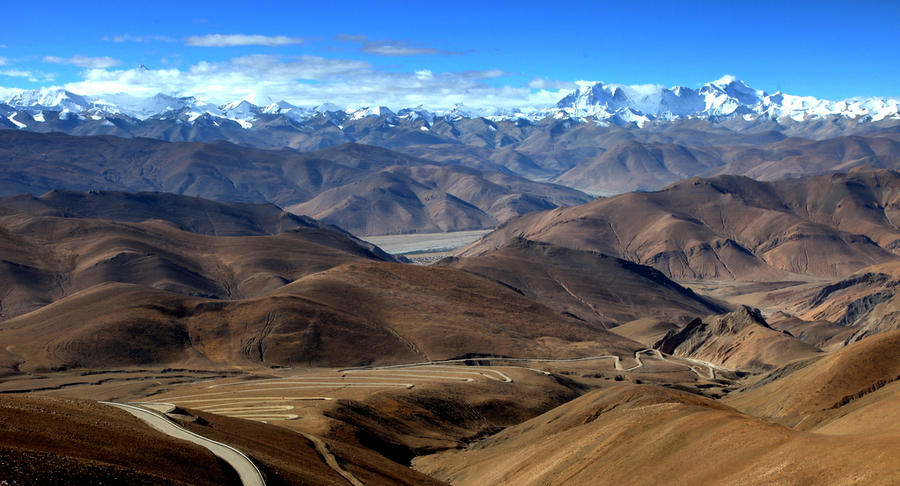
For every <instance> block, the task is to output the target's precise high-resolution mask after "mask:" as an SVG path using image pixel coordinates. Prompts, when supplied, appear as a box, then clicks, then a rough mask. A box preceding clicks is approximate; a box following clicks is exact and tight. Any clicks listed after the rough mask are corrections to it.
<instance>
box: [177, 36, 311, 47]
mask: <svg viewBox="0 0 900 486" xmlns="http://www.w3.org/2000/svg"><path fill="white" fill-rule="evenodd" d="M302 42H303V39H300V38H298V37H286V36H283V35H276V36H268V35H245V34H227V35H226V34H209V35H195V36H191V37H188V38H187V39H185V44H187V45H189V46H200V47H235V46H269V47H275V46H286V45H290V44H300V43H302Z"/></svg>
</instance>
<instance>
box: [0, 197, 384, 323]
mask: <svg viewBox="0 0 900 486" xmlns="http://www.w3.org/2000/svg"><path fill="white" fill-rule="evenodd" d="M3 203H12V204H11V205H12V206H18V207H19V208H20V209H23V210H26V211H33V212H36V213H39V214H44V213H50V214H70V215H71V214H72V213H71V212H70V210H72V209H73V210H74V212H75V213H81V214H86V215H89V216H95V217H96V216H109V217H110V218H120V219H130V220H142V219H144V218H150V219H149V220H147V221H143V222H115V221H110V220H106V219H88V218H76V217H59V216H33V215H31V214H28V213H25V212H19V211H17V210H15V209H12V208H9V207H6V208H3V206H2V204H3ZM80 203H84V204H83V205H82V204H80ZM67 204H74V206H71V207H69V206H67ZM4 213H5V215H3V216H0V255H2V262H0V274H2V275H3V276H4V277H5V278H4V280H5V281H6V282H7V285H8V286H7V287H6V288H5V289H4V292H3V294H2V295H0V316H2V317H3V318H9V317H13V316H17V315H20V314H23V313H26V312H29V311H32V310H35V309H37V308H39V307H41V306H44V305H46V304H49V303H51V302H53V301H55V300H57V299H60V298H63V297H65V296H68V295H71V294H72V293H74V292H78V291H80V290H83V289H87V288H89V287H92V286H94V285H98V284H102V283H106V282H122V283H132V284H137V285H142V286H146V287H152V288H156V289H163V290H167V291H170V292H176V293H180V294H184V295H195V296H206V297H212V298H247V297H253V296H257V295H262V294H264V293H266V292H268V291H271V290H273V289H275V288H277V287H280V286H282V285H284V284H286V283H288V282H291V281H293V280H295V279H297V278H299V277H301V276H303V275H307V274H310V273H314V272H318V271H321V270H324V269H327V268H330V267H333V266H336V265H340V264H343V263H346V262H350V261H356V260H366V259H376V260H385V261H392V260H393V259H392V258H391V257H390V256H389V255H387V254H385V253H384V252H382V251H381V250H380V249H378V248H377V247H374V246H373V245H371V244H369V243H364V242H362V241H360V240H357V239H355V238H354V237H352V236H350V235H349V234H347V233H345V232H343V231H340V230H337V229H335V228H333V227H331V226H329V225H325V224H321V223H318V222H316V221H314V220H309V219H303V218H299V217H296V216H294V215H290V214H287V213H284V212H282V211H281V210H279V209H277V208H275V207H274V206H257V205H236V204H222V203H214V202H211V201H206V200H201V199H196V198H188V197H184V196H173V195H161V194H137V195H127V194H121V193H94V194H76V193H51V194H48V195H45V196H44V197H42V198H39V199H35V198H32V197H31V196H23V197H16V198H6V199H4V200H2V201H0V214H4ZM175 225H178V226H181V227H184V228H187V229H194V230H197V231H198V232H191V231H185V230H183V229H179V228H177V227H176V226H175ZM282 229H287V230H288V231H283V232H278V233H277V234H267V233H268V232H269V231H272V232H275V231H279V230H282ZM203 233H214V234H215V233H222V234H245V235H247V236H211V235H209V234H203Z"/></svg>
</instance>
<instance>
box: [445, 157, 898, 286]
mask: <svg viewBox="0 0 900 486" xmlns="http://www.w3.org/2000/svg"><path fill="white" fill-rule="evenodd" d="M893 188H900V177H898V174H897V173H896V172H893V171H884V170H881V171H877V170H876V171H863V170H860V171H854V172H851V173H849V174H842V175H841V174H838V175H829V176H820V177H812V178H805V179H790V180H785V181H776V182H758V181H754V180H752V179H748V178H745V177H740V176H718V177H715V178H711V179H698V178H694V179H688V180H686V181H683V182H679V183H677V184H674V185H672V186H670V187H668V188H666V189H664V190H662V191H658V192H652V193H629V194H623V195H620V196H616V197H612V198H608V199H599V200H596V201H593V202H591V203H588V204H585V205H582V206H575V207H571V208H563V209H555V210H551V211H547V212H542V213H533V214H527V215H525V216H522V217H520V218H517V219H515V220H512V221H510V222H509V223H507V224H505V225H503V226H502V227H500V228H499V229H498V230H496V231H495V232H493V233H491V234H490V235H488V236H486V237H484V238H483V239H482V240H480V241H477V242H475V243H473V244H472V245H470V246H469V247H467V248H465V249H464V250H462V251H461V252H460V255H462V256H475V255H480V254H484V253H486V252H488V251H491V250H493V249H495V248H497V247H499V246H502V245H503V244H505V243H506V242H507V241H509V240H510V239H512V238H514V237H519V236H521V237H524V238H528V239H532V240H538V241H544V242H549V243H553V244H557V245H561V246H566V247H569V248H573V249H579V250H594V251H599V252H601V253H605V254H608V255H612V256H616V257H620V258H625V259H627V260H631V261H634V262H637V263H641V264H645V265H650V266H653V267H654V268H657V269H658V270H660V271H662V272H663V273H665V274H666V275H668V276H669V277H671V278H674V279H677V280H696V279H713V280H722V279H726V280H760V279H763V280H766V279H777V278H782V279H784V278H785V277H786V276H789V274H795V275H796V274H801V275H811V276H819V277H836V276H845V275H849V274H850V273H852V272H854V271H856V270H858V269H860V268H863V267H865V266H868V265H872V264H877V263H882V262H888V261H892V260H894V259H896V258H897V257H896V255H895V254H894V253H892V252H891V251H889V250H890V249H893V248H894V246H895V244H894V242H895V241H897V240H898V238H900V230H898V229H897V227H896V226H895V225H894V224H893V223H892V218H894V211H895V210H894V206H895V205H896V202H895V201H894V193H895V191H894V189H893Z"/></svg>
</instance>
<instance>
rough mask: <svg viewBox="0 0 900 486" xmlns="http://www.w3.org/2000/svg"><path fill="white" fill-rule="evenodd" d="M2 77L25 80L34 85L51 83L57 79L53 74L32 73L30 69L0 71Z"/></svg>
mask: <svg viewBox="0 0 900 486" xmlns="http://www.w3.org/2000/svg"><path fill="white" fill-rule="evenodd" d="M0 76H7V77H10V78H24V79H27V80H28V81H29V82H32V83H50V82H53V81H54V80H55V79H56V78H55V76H54V75H53V74H49V73H43V72H40V71H31V70H28V69H4V70H0Z"/></svg>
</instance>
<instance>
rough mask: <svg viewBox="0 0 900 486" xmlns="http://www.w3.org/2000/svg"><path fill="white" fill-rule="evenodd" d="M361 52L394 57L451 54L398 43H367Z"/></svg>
mask: <svg viewBox="0 0 900 486" xmlns="http://www.w3.org/2000/svg"><path fill="white" fill-rule="evenodd" d="M360 50H361V51H363V52H365V53H367V54H375V55H377V56H392V57H398V56H421V55H433V54H449V52H447V51H441V50H438V49H432V48H430V47H412V46H407V45H403V44H400V43H396V42H392V43H388V42H367V43H365V44H363V45H362V47H361V48H360Z"/></svg>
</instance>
